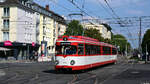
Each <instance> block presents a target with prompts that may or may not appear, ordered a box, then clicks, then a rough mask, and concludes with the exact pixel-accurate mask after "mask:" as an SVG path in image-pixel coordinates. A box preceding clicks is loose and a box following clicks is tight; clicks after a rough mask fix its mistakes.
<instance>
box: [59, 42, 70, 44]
mask: <svg viewBox="0 0 150 84" xmlns="http://www.w3.org/2000/svg"><path fill="white" fill-rule="evenodd" d="M60 45H71V42H61V43H60Z"/></svg>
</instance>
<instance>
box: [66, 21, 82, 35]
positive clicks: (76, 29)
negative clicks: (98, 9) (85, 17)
mask: <svg viewBox="0 0 150 84" xmlns="http://www.w3.org/2000/svg"><path fill="white" fill-rule="evenodd" d="M82 34H83V26H82V25H81V24H80V23H79V21H77V20H73V21H71V22H70V23H69V24H68V27H67V30H66V33H65V34H64V35H68V36H71V35H76V36H81V35H82Z"/></svg>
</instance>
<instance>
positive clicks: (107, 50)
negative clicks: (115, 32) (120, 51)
mask: <svg viewBox="0 0 150 84" xmlns="http://www.w3.org/2000/svg"><path fill="white" fill-rule="evenodd" d="M103 54H111V48H110V47H107V46H103Z"/></svg>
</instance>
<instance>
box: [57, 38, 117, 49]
mask: <svg viewBox="0 0 150 84" xmlns="http://www.w3.org/2000/svg"><path fill="white" fill-rule="evenodd" d="M64 37H66V38H68V41H74V42H75V41H83V42H85V43H90V44H93V43H94V44H98V45H103V46H109V47H115V46H113V45H111V44H108V43H104V42H100V41H99V40H97V39H93V38H90V37H85V36H59V37H58V39H57V41H63V38H64Z"/></svg>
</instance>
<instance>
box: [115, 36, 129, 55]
mask: <svg viewBox="0 0 150 84" xmlns="http://www.w3.org/2000/svg"><path fill="white" fill-rule="evenodd" d="M112 43H113V44H114V45H116V46H119V47H120V52H121V53H124V52H125V51H126V47H128V51H129V49H131V45H130V43H129V42H128V41H127V39H126V38H125V37H124V36H123V35H121V34H117V35H113V39H112Z"/></svg>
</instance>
